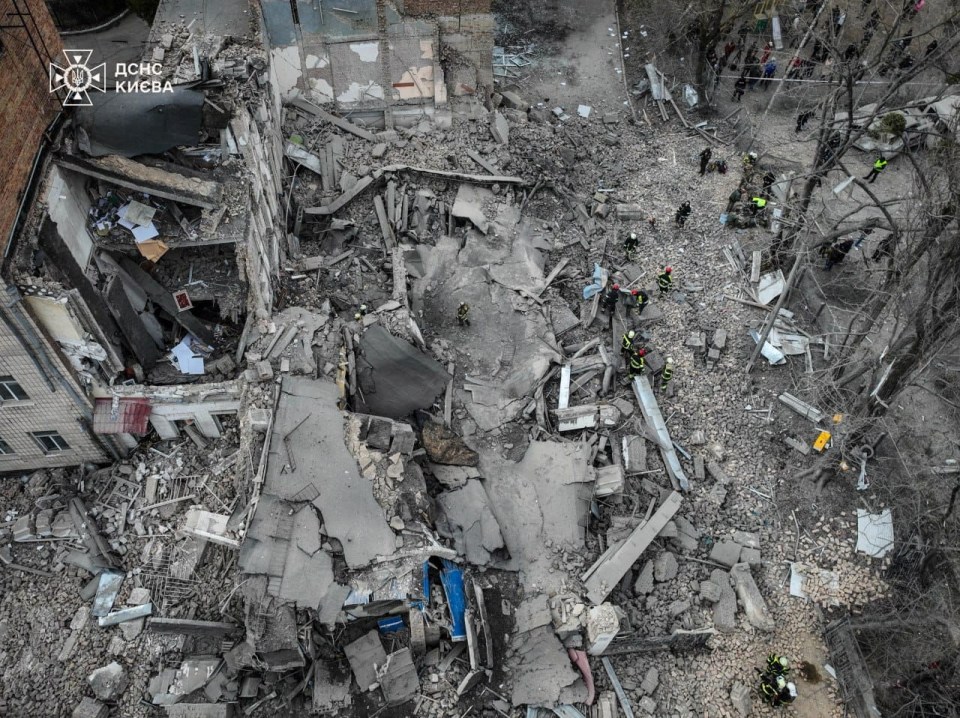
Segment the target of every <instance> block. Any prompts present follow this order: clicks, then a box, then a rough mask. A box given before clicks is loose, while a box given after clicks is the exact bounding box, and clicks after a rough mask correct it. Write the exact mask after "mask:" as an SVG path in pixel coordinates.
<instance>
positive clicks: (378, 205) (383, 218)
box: [373, 195, 397, 249]
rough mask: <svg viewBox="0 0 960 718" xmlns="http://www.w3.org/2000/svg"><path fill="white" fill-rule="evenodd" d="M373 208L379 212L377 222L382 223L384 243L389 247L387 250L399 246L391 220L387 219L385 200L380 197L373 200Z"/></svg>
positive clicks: (381, 229)
mask: <svg viewBox="0 0 960 718" xmlns="http://www.w3.org/2000/svg"><path fill="white" fill-rule="evenodd" d="M373 206H374V208H375V209H376V210H377V220H379V222H380V232H381V233H382V234H383V242H384V244H386V245H387V249H393V248H394V247H396V246H397V242H396V239H395V238H394V236H393V227H391V226H390V220H389V218H388V217H387V208H386V207H384V206H383V198H382V197H381V196H380V195H377V196H376V197H374V198H373Z"/></svg>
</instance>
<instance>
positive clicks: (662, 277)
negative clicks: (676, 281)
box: [657, 267, 673, 297]
mask: <svg viewBox="0 0 960 718" xmlns="http://www.w3.org/2000/svg"><path fill="white" fill-rule="evenodd" d="M672 288H673V267H664V268H663V271H662V272H660V274H658V275H657V289H659V290H660V296H661V297H662V296H663V295H664V294H666V293H667V292H669V291H670V290H671V289H672Z"/></svg>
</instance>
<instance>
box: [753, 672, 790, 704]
mask: <svg viewBox="0 0 960 718" xmlns="http://www.w3.org/2000/svg"><path fill="white" fill-rule="evenodd" d="M786 687H787V679H786V678H784V677H783V676H773V675H770V674H769V673H764V674H763V675H761V676H760V697H761V698H762V699H763V700H764V701H766V702H767V703H769V704H770V705H771V706H773V707H774V708H779V707H780V705H781V703H782V701H781V699H780V693H781V692H782V691H783V690H784V689H786Z"/></svg>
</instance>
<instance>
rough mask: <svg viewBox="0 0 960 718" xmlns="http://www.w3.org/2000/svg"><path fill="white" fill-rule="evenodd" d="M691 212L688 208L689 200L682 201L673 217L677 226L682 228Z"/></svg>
mask: <svg viewBox="0 0 960 718" xmlns="http://www.w3.org/2000/svg"><path fill="white" fill-rule="evenodd" d="M691 212H693V210H692V209H691V208H690V203H689V202H684V203H683V204H681V205H680V206H679V207H678V208H677V214H676V216H675V217H674V218H673V219H674V221H675V222H676V223H677V227H679V228H680V229H683V225H685V224H686V223H687V217H689V216H690V214H691Z"/></svg>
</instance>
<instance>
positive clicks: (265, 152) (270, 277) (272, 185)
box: [230, 100, 286, 320]
mask: <svg viewBox="0 0 960 718" xmlns="http://www.w3.org/2000/svg"><path fill="white" fill-rule="evenodd" d="M281 111H282V110H279V111H278V108H277V105H276V104H275V103H273V102H269V103H268V102H265V101H263V100H261V101H260V104H259V105H258V106H257V107H256V109H255V115H253V114H251V113H250V111H249V110H248V109H247V108H243V110H242V111H241V112H240V113H239V114H238V115H237V117H236V118H235V119H234V120H232V121H231V123H230V129H231V130H232V131H233V133H234V136H235V137H236V138H237V142H238V144H239V145H240V148H241V152H242V153H243V158H244V160H245V162H246V164H247V167H248V168H249V170H250V178H251V179H250V193H251V197H250V212H251V216H250V221H249V222H248V223H247V241H246V246H245V249H244V251H243V258H242V261H241V265H242V269H243V271H244V273H245V274H246V276H247V284H248V286H249V289H250V292H249V296H248V301H247V305H248V306H247V308H248V311H250V312H253V313H254V315H255V316H256V317H257V318H258V319H261V320H267V319H269V317H270V315H271V314H272V312H273V304H274V286H275V280H276V279H277V278H279V276H280V259H281V251H280V241H279V240H280V237H284V236H286V232H285V227H286V219H285V211H284V210H285V208H284V207H283V206H282V205H281V204H280V198H281V197H282V192H283V185H282V178H283V149H282V147H281V145H280V137H281V136H282V130H281V127H280V125H281V122H280V115H279V112H281Z"/></svg>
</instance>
